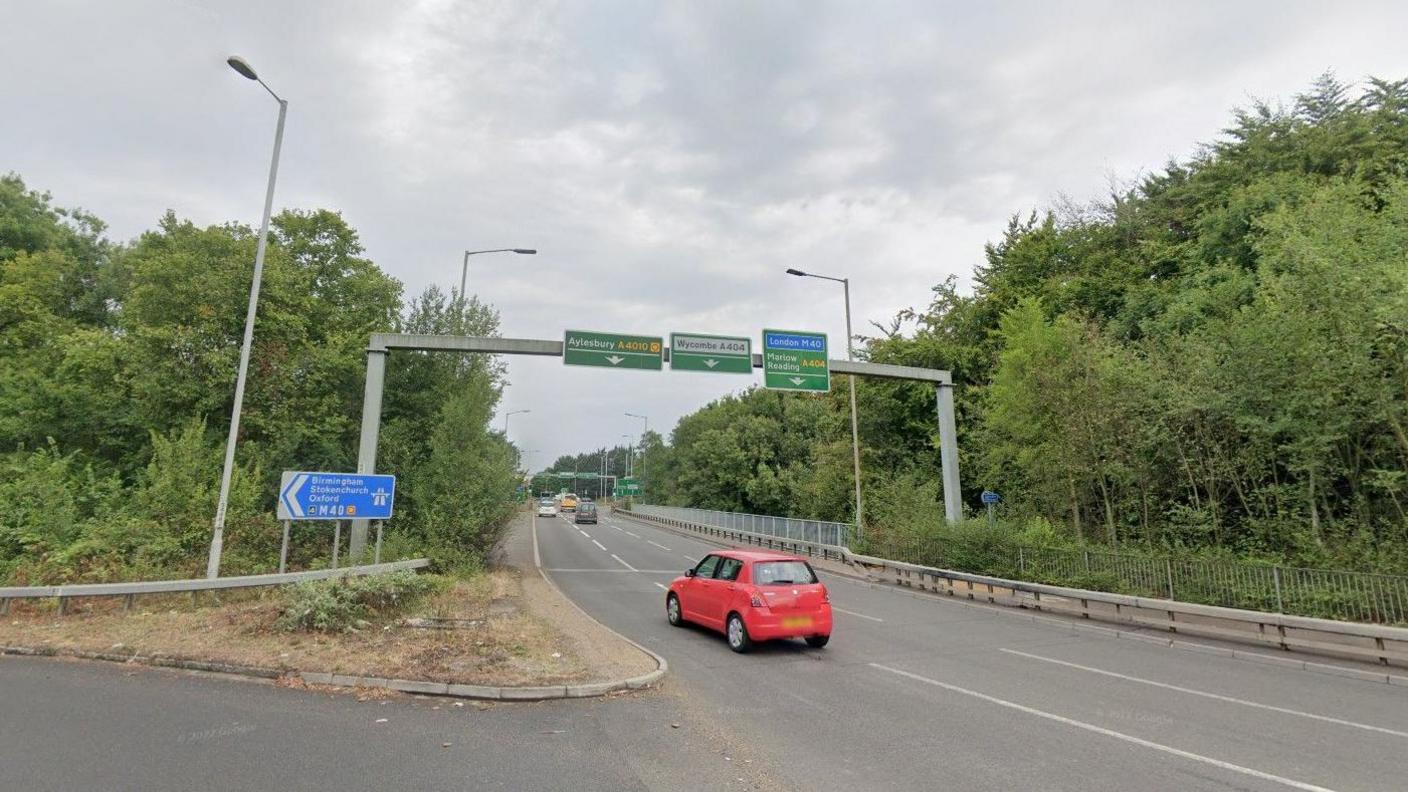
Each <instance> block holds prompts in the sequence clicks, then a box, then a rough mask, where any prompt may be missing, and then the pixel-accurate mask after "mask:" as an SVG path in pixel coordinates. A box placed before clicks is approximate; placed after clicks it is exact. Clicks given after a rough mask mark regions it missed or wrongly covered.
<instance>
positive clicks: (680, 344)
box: [670, 333, 753, 374]
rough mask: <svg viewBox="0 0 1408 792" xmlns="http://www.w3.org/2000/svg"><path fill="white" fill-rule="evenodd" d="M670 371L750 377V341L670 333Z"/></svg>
mask: <svg viewBox="0 0 1408 792" xmlns="http://www.w3.org/2000/svg"><path fill="white" fill-rule="evenodd" d="M670 370H671V371H712V372H715V373H724V374H752V373H753V340H752V339H751V338H744V337H740V336H716V335H701V334H699V333H670Z"/></svg>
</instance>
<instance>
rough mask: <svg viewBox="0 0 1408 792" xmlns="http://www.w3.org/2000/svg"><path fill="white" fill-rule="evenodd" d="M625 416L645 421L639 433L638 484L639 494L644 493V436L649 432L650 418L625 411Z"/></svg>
mask: <svg viewBox="0 0 1408 792" xmlns="http://www.w3.org/2000/svg"><path fill="white" fill-rule="evenodd" d="M626 416H627V417H628V418H639V419H641V420H642V421H645V428H644V429H642V430H641V433H640V484H641V486H640V491H641V494H644V493H645V473H646V470H645V436H646V435H647V434H650V419H649V418H646V417H645V416H644V415H636V414H635V413H626Z"/></svg>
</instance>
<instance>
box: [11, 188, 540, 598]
mask: <svg viewBox="0 0 1408 792" xmlns="http://www.w3.org/2000/svg"><path fill="white" fill-rule="evenodd" d="M103 230H104V227H103V225H102V223H101V222H99V221H98V220H97V219H96V218H94V217H92V216H91V215H88V214H87V213H84V212H81V211H70V210H62V209H59V208H56V207H54V206H53V205H52V204H51V202H50V199H49V196H48V195H46V194H43V193H39V192H35V191H32V190H29V189H27V188H26V186H25V185H24V183H23V182H22V181H21V180H20V179H19V177H17V176H13V175H12V176H7V177H4V178H0V581H3V580H5V579H7V578H12V579H16V580H21V581H35V582H38V581H55V580H111V579H116V578H123V577H126V578H135V577H153V576H163V575H181V576H185V575H190V574H193V573H196V572H197V571H199V570H200V569H202V568H203V558H204V554H205V551H206V548H207V547H208V545H209V540H210V525H211V520H212V518H213V515H214V511H215V501H216V498H217V495H218V486H219V475H220V467H221V463H222V452H223V448H224V440H225V435H226V433H227V431H228V426H229V424H228V423H227V422H228V421H229V414H230V407H231V404H232V400H233V391H234V380H235V374H236V367H237V362H238V357H239V347H240V341H241V336H242V332H243V326H244V314H245V305H246V301H247V297H248V292H249V283H250V279H251V277H252V271H253V260H254V249H255V241H256V240H255V237H256V234H255V233H254V232H252V231H251V230H250V229H249V228H247V227H245V226H242V225H238V224H228V225H223V226H212V227H209V228H199V227H196V226H195V225H193V224H192V223H190V222H186V221H181V220H179V219H177V217H176V216H175V215H174V214H170V213H168V214H167V215H166V216H165V217H163V218H162V219H161V221H160V223H159V224H158V227H157V228H156V229H154V230H152V231H149V232H147V233H145V234H143V235H142V236H141V237H140V238H139V239H137V240H135V241H134V242H132V243H130V244H115V243H112V242H110V241H108V240H107V239H105V238H104V237H103ZM271 238H272V242H271V244H270V246H269V250H268V254H267V257H266V262H265V270H264V278H263V288H262V292H261V296H260V302H259V315H258V321H257V324H256V327H255V342H254V347H253V350H252V355H251V361H250V374H249V381H248V386H247V390H246V394H245V402H244V409H243V416H242V419H241V424H240V441H239V446H238V454H237V456H236V460H237V462H238V470H237V472H236V477H235V483H234V488H233V492H232V495H231V499H230V507H229V513H228V516H227V531H228V534H227V539H226V548H225V549H226V554H225V563H224V565H223V571H224V572H226V573H231V572H236V571H267V570H268V569H269V568H270V567H271V566H275V565H277V563H278V541H279V530H278V526H277V525H276V524H275V522H274V519H273V506H274V495H275V492H274V491H275V488H276V486H277V478H278V475H279V472H280V471H282V470H286V469H300V470H352V469H354V464H355V453H356V439H357V433H358V431H359V428H360V421H359V416H360V413H361V402H362V385H363V372H364V366H365V362H364V361H365V353H364V350H365V348H366V343H367V337H368V335H369V334H370V333H372V332H374V331H388V330H396V329H402V330H406V331H413V332H451V331H453V332H470V333H474V334H477V335H492V334H494V333H495V332H496V329H497V316H496V315H495V313H494V312H493V311H492V310H490V309H489V308H487V307H486V306H484V305H481V304H480V303H478V302H477V301H476V300H472V299H471V300H469V301H468V302H465V301H461V300H451V299H447V298H446V297H445V296H444V295H443V294H442V293H441V292H439V291H438V290H436V289H434V288H431V289H428V290H427V291H426V292H425V293H424V294H422V295H421V296H420V297H418V298H416V299H414V300H412V301H410V304H409V305H403V303H402V298H401V285H400V283H399V282H397V281H396V280H395V279H393V278H391V277H389V276H387V275H386V274H385V273H384V272H382V271H381V270H380V269H379V268H378V267H377V266H376V265H375V264H374V263H372V262H371V261H370V260H368V259H367V258H365V257H364V255H363V250H362V247H361V244H360V243H359V241H358V238H357V233H356V231H354V230H353V229H352V228H351V227H350V226H348V225H347V224H346V223H345V222H344V221H343V219H342V217H341V216H339V215H338V214H336V213H335V212H330V211H325V210H319V211H312V212H300V211H286V212H283V213H281V214H279V215H278V216H277V217H275V218H274V222H273V229H272V234H271ZM500 387H501V374H500V371H499V370H498V369H497V368H495V366H494V364H493V363H492V362H491V361H488V360H484V359H480V360H474V361H466V360H462V359H457V358H454V357H451V356H439V357H435V356H429V355H416V354H409V353H408V354H399V353H398V354H396V355H394V356H392V358H391V360H390V362H389V366H388V384H387V393H386V398H385V407H384V424H383V425H384V431H383V434H382V447H381V465H380V470H381V471H382V472H388V473H395V474H397V475H398V476H399V477H400V488H399V489H400V493H399V497H398V499H397V507H398V508H397V517H396V519H395V520H394V521H393V522H391V523H390V525H389V529H388V533H389V539H390V541H391V543H392V548H393V549H396V550H398V551H404V552H425V551H430V552H434V553H436V554H437V555H440V556H443V557H446V558H447V560H450V561H452V562H457V561H461V560H464V561H473V560H474V559H475V558H477V557H479V556H480V555H482V553H483V551H484V549H485V548H486V547H487V546H488V545H490V544H492V542H493V541H495V539H496V538H497V531H498V530H499V527H500V526H501V525H502V523H503V519H504V516H505V513H506V512H505V507H506V503H507V501H508V498H509V496H510V495H511V493H512V491H513V487H514V484H515V483H516V475H515V473H514V469H515V467H516V464H517V459H516V451H515V450H514V449H513V448H512V446H510V445H508V444H507V443H506V442H504V439H503V437H502V436H501V435H500V434H497V433H493V432H490V431H489V430H488V428H487V427H488V420H489V416H490V415H491V414H492V411H493V409H494V405H495V404H496V403H497V400H498V397H499V390H500ZM330 528H331V526H330V525H328V524H306V523H305V524H300V525H299V526H298V527H297V528H296V529H295V531H294V542H293V560H294V562H295V563H297V564H299V565H308V564H315V563H319V561H318V559H319V558H321V557H322V556H324V555H326V554H328V551H329V546H330V534H331V531H330Z"/></svg>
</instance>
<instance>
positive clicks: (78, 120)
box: [0, 0, 1408, 463]
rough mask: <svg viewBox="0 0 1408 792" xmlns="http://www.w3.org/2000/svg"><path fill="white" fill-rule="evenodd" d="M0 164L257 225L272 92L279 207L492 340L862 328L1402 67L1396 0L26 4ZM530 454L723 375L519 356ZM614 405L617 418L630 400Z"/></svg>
mask: <svg viewBox="0 0 1408 792" xmlns="http://www.w3.org/2000/svg"><path fill="white" fill-rule="evenodd" d="M12 6H13V7H11V8H7V10H6V22H7V26H8V27H9V29H12V30H19V31H22V35H20V36H12V37H11V38H10V39H8V40H7V46H6V47H5V48H4V50H3V51H0V67H3V71H4V73H5V74H6V79H5V80H4V81H2V82H0V107H3V108H5V110H6V111H7V114H6V123H5V124H3V125H0V153H3V155H4V161H3V162H0V168H5V169H14V170H17V171H19V172H20V173H21V174H23V175H24V176H25V178H26V179H27V180H29V182H30V183H31V184H33V185H34V186H36V187H41V188H45V189H49V190H51V191H53V192H54V193H55V197H56V200H57V201H58V202H59V203H61V204H65V205H71V204H78V205H83V206H85V207H87V208H88V209H90V210H92V211H94V212H96V213H97V214H98V215H100V216H101V217H103V218H105V219H107V220H108V221H109V222H110V223H111V225H112V232H113V235H114V236H115V237H117V238H119V239H125V238H130V237H132V236H134V235H135V234H137V233H139V232H140V231H141V230H143V229H145V228H148V227H150V226H151V225H152V224H153V223H154V221H155V220H156V219H157V218H158V217H159V216H160V215H161V213H162V212H163V211H164V210H165V209H167V208H172V209H175V210H176V211H177V212H178V213H179V214H182V215H184V216H188V217H191V218H192V219H194V220H196V221H197V222H202V223H214V222H223V221H226V220H230V219H238V220H243V221H245V222H253V221H254V220H255V219H256V218H257V213H258V210H259V201H260V198H261V197H262V195H263V186H264V174H265V170H264V169H265V168H266V167H267V158H268V147H269V143H270V139H271V136H272V127H273V121H274V112H275V111H274V107H273V103H272V102H271V101H270V100H269V98H268V97H267V96H265V95H263V94H262V93H261V92H259V91H258V89H257V88H253V87H252V86H251V85H250V84H248V83H246V82H245V81H243V80H240V79H238V78H237V77H235V76H234V75H232V74H230V73H229V72H228V71H227V70H226V68H225V66H224V63H223V59H224V56H225V55H226V54H228V53H230V52H239V53H241V54H244V55H246V56H247V57H249V58H250V60H251V61H252V62H254V63H255V64H256V65H257V66H258V67H259V68H260V70H261V71H262V72H263V73H264V74H265V75H266V76H267V77H268V79H269V81H270V83H271V85H274V86H275V87H276V89H277V90H279V91H280V92H281V93H283V94H284V95H286V96H287V97H288V98H289V99H290V101H291V109H290V116H289V126H288V135H287V139H286V141H285V152H284V162H283V166H282V168H281V174H280V183H279V189H278V194H277V197H278V204H279V205H281V206H303V207H309V206H329V207H333V208H338V209H341V210H342V211H343V212H344V214H345V215H346V217H347V218H348V220H349V221H350V222H352V223H353V224H354V225H355V226H356V227H357V228H358V229H359V230H360V231H361V232H362V235H363V239H364V241H365V242H366V244H367V247H368V249H369V252H370V254H371V255H372V256H373V257H374V258H375V259H376V261H377V262H378V263H379V264H380V265H381V266H383V267H384V268H385V269H387V270H388V271H389V272H391V273H392V274H393V275H395V276H396V277H398V278H400V279H402V280H403V281H405V282H406V284H407V292H408V293H410V294H414V293H416V292H418V291H419V290H420V289H421V288H423V287H424V286H426V285H427V284H429V283H438V284H441V285H442V286H444V285H449V284H454V283H456V280H457V278H458V276H459V266H460V251H462V250H463V249H464V248H466V247H497V246H501V245H527V246H533V247H537V248H539V249H540V250H541V251H542V253H541V254H540V255H539V256H536V257H533V258H532V259H528V258H526V257H509V258H496V257H492V256H485V257H477V258H475V259H474V260H472V266H471V274H470V283H471V288H472V289H473V290H474V291H475V292H477V293H479V294H480V295H482V296H483V297H484V299H486V300H487V301H489V302H491V303H493V304H495V305H496V306H497V307H498V308H500V310H501V312H502V315H503V320H504V330H505V332H506V333H507V334H510V335H517V336H536V337H548V338H555V337H558V336H560V334H561V332H562V329H563V328H564V327H568V326H582V327H596V328H601V329H620V330H630V331H646V332H654V333H658V334H661V335H664V334H667V333H668V332H669V331H670V330H697V331H703V332H732V333H746V334H752V335H755V336H756V334H757V331H758V329H759V328H760V327H762V326H763V325H764V324H780V325H785V326H795V327H803V328H816V329H820V330H824V331H826V332H828V333H830V334H831V336H832V339H833V345H836V347H837V348H838V349H840V348H842V345H843V343H844V338H843V330H842V318H841V303H840V295H839V289H834V288H832V286H833V284H824V283H819V282H803V281H798V280H796V279H792V278H787V277H786V276H784V275H782V274H781V273H782V270H783V269H785V268H787V267H800V268H802V269H812V270H816V271H823V272H830V273H832V274H836V275H842V276H850V277H852V278H853V279H854V289H853V298H854V300H855V313H856V316H857V321H856V324H857V329H858V330H859V329H862V328H864V327H866V322H865V320H866V319H878V320H884V319H886V318H887V317H889V316H891V315H893V313H894V312H895V311H896V310H898V309H901V308H905V307H909V306H923V305H925V304H926V303H927V301H928V299H929V289H930V287H931V286H933V285H934V284H935V283H938V282H940V281H942V280H943V279H944V278H945V277H947V276H948V275H950V274H956V275H958V276H960V278H966V277H967V275H968V274H969V273H970V272H971V268H972V267H973V265H974V264H976V263H979V262H980V261H981V258H982V243H983V242H984V241H985V240H988V239H992V238H995V237H996V236H997V235H999V234H1000V233H1001V230H1002V228H1003V226H1004V225H1005V222H1006V219H1007V217H1008V216H1009V215H1010V214H1011V213H1013V212H1025V211H1029V210H1031V209H1033V208H1036V207H1040V206H1043V205H1046V204H1049V203H1050V202H1051V201H1052V200H1054V199H1055V198H1056V197H1057V196H1058V194H1060V193H1068V194H1070V195H1072V196H1073V197H1074V198H1075V199H1076V200H1087V199H1090V198H1094V197H1098V196H1100V195H1102V194H1103V193H1104V191H1105V190H1106V186H1107V180H1108V178H1109V177H1110V176H1111V175H1113V176H1115V177H1119V178H1129V177H1131V176H1133V175H1135V174H1137V172H1138V171H1140V170H1141V169H1155V168H1157V167H1159V166H1160V165H1161V164H1162V163H1163V162H1164V161H1165V159H1166V158H1167V157H1169V156H1179V155H1186V154H1188V153H1190V152H1192V151H1193V147H1194V145H1195V144H1196V143H1197V142H1198V141H1203V140H1208V139H1210V138H1211V137H1213V136H1215V135H1216V134H1217V131H1218V129H1219V128H1220V127H1221V126H1222V125H1223V124H1224V123H1225V121H1226V119H1227V111H1228V109H1229V107H1230V106H1231V105H1232V104H1235V103H1242V102H1245V101H1247V100H1248V99H1249V98H1250V97H1251V96H1267V97H1273V98H1274V97H1276V96H1288V95H1290V94H1292V93H1294V92H1295V91H1297V90H1300V89H1301V88H1303V87H1304V85H1305V84H1306V83H1307V82H1308V81H1309V80H1310V79H1311V78H1312V77H1313V76H1314V75H1316V74H1317V73H1319V72H1320V71H1321V70H1323V69H1324V68H1327V67H1333V68H1336V69H1337V70H1339V72H1340V74H1341V75H1342V76H1343V77H1345V78H1346V79H1358V78H1360V77H1362V76H1363V75H1365V74H1370V73H1373V74H1378V75H1384V76H1390V77H1398V76H1402V75H1404V74H1408V54H1405V50H1404V49H1403V48H1402V47H1401V44H1400V42H1398V41H1397V36H1396V35H1395V32H1396V31H1398V30H1401V29H1403V27H1404V22H1405V21H1408V9H1405V8H1404V7H1403V6H1402V5H1401V4H1397V3H1363V4H1353V5H1341V6H1336V8H1335V10H1334V13H1333V14H1331V13H1328V12H1327V11H1326V10H1325V8H1324V7H1323V6H1322V5H1321V4H1319V3H1311V2H1252V3H1237V4H1228V3H1220V2H1219V3H1214V2H1207V1H1201V2H1185V3H1177V4H1166V5H1158V6H1155V5H1148V4H1132V3H1115V2H1076V3H1061V4H1053V3H1035V2H1031V3H1021V2H999V3H966V4H960V3H931V2H918V1H915V2H901V1H900V0H895V1H894V2H876V3H848V2H846V3H843V2H791V3H752V2H711V3H695V2H667V3H656V2H646V1H645V0H639V1H638V2H611V3H585V2H560V3H554V2H520V1H519V0H497V1H496V2H488V1H487V0H486V1H484V2H448V1H446V0H421V2H415V3H408V4H407V3H385V2H379V1H376V0H360V1H359V2H336V3H334V2H324V3H312V2H308V3H277V2H272V1H271V0H249V2H246V3H241V4H238V5H232V4H226V3H215V2H205V3H197V2H184V3H181V2H156V1H155V0H148V1H146V2H143V1H142V0H136V1H134V2H125V3H121V4H118V3H98V2H93V3H81V2H76V1H70V2H55V3H16V4H12ZM510 374H511V376H512V377H513V386H512V387H511V388H509V389H508V392H507V394H506V397H505V400H506V401H505V407H506V409H523V408H528V409H532V410H533V413H532V414H531V415H530V416H523V417H521V418H519V419H515V422H514V427H513V430H514V437H515V439H516V440H519V441H521V443H522V445H524V447H528V448H538V449H540V451H541V453H539V454H538V455H537V456H536V457H535V460H536V461H537V462H539V463H545V462H548V461H551V459H552V458H554V457H555V456H556V455H557V454H558V453H563V452H568V451H574V450H577V449H580V448H584V447H590V446H593V445H600V444H610V443H614V442H616V441H617V440H619V437H618V435H619V434H620V433H621V432H625V431H634V427H635V425H636V424H635V422H632V421H631V420H630V419H626V418H624V417H623V416H620V415H619V413H621V412H623V411H624V410H625V409H631V411H633V412H646V413H647V414H650V415H651V416H652V418H653V419H654V420H652V427H654V428H660V429H667V428H668V427H669V425H670V424H671V423H672V421H673V418H674V417H677V416H678V415H679V414H682V413H684V412H688V411H690V410H692V409H695V408H696V407H698V406H699V405H700V404H702V403H704V402H706V401H708V400H709V399H712V398H715V397H717V396H718V395H721V394H722V393H725V392H728V391H730V390H733V389H737V388H740V387H743V386H745V385H746V384H747V378H741V379H742V381H740V380H733V379H726V378H724V379H721V378H710V377H708V376H706V375H694V376H686V375H671V374H669V373H664V374H658V375H651V374H632V375H629V376H625V375H620V376H615V377H613V375H612V373H611V372H594V371H582V370H564V368H563V367H562V366H561V364H560V363H559V364H556V365H552V364H551V362H550V361H542V360H515V361H511V363H510ZM628 402H629V404H630V405H631V406H630V407H626V406H624V405H625V404H627V403H628Z"/></svg>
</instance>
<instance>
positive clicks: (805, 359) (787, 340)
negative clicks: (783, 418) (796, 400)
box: [763, 330, 831, 393]
mask: <svg viewBox="0 0 1408 792" xmlns="http://www.w3.org/2000/svg"><path fill="white" fill-rule="evenodd" d="M763 387H765V388H772V389H774V390H794V391H819V392H822V393H825V392H826V391H829V390H831V366H830V364H829V363H828V362H827V358H826V334H825V333H807V332H802V331H794V330H764V331H763Z"/></svg>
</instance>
